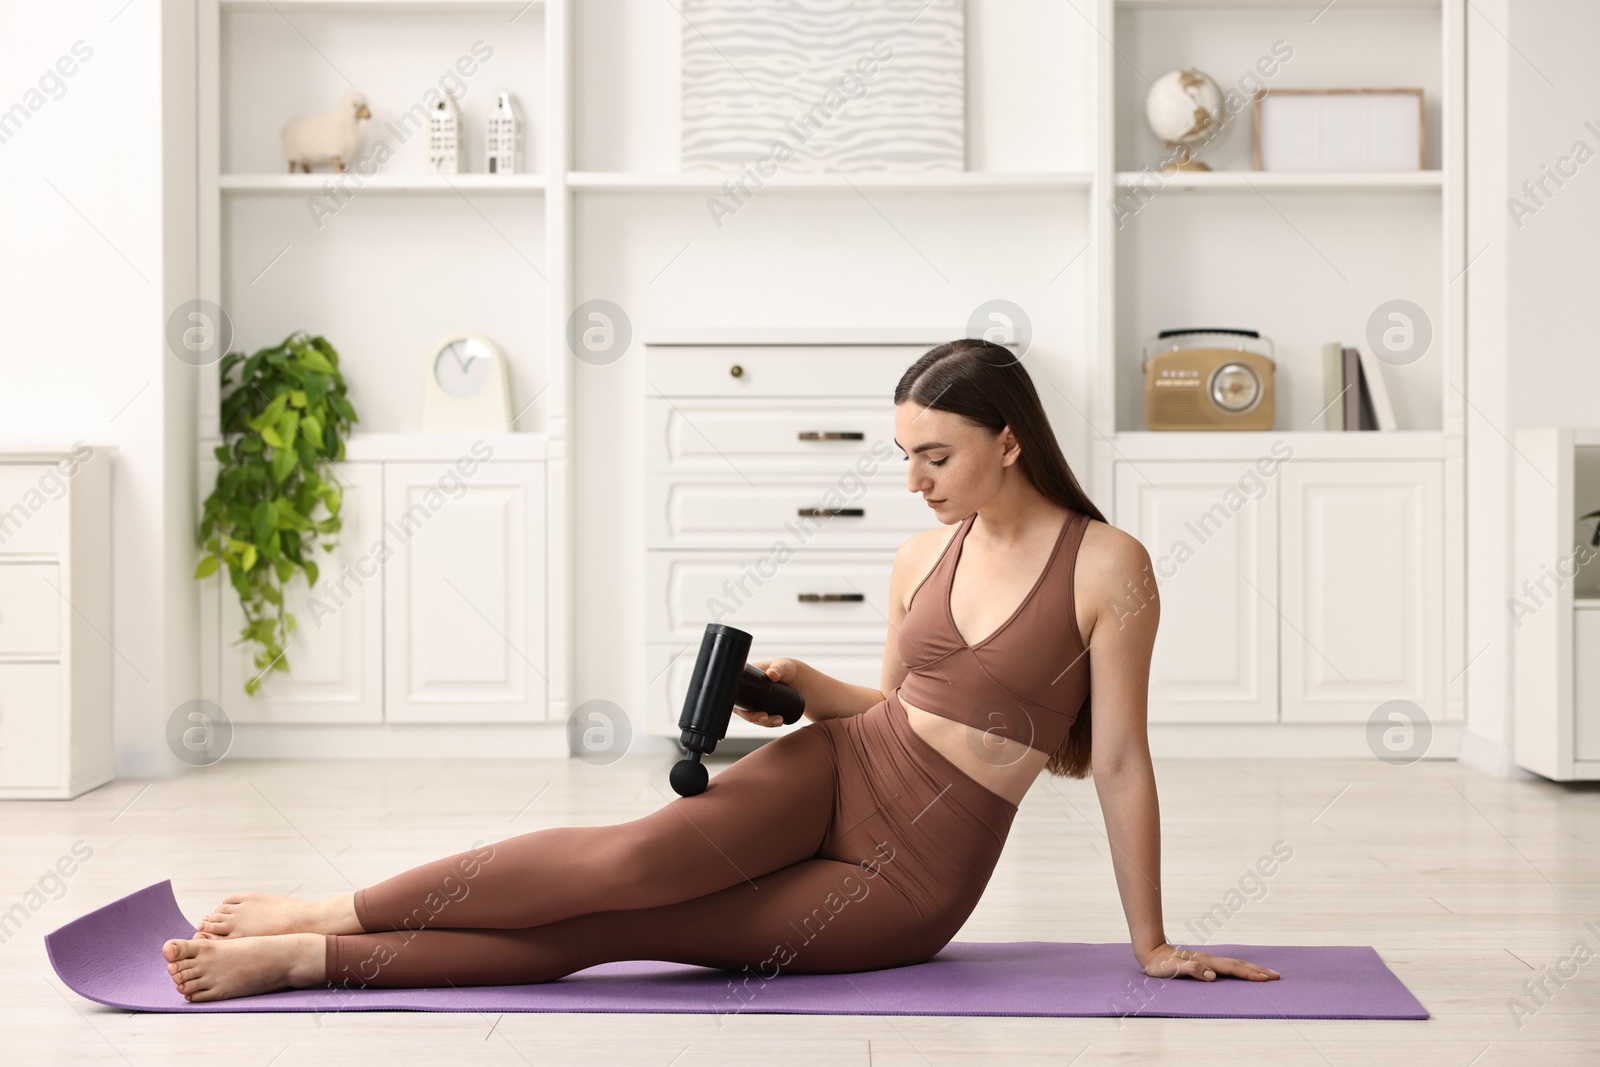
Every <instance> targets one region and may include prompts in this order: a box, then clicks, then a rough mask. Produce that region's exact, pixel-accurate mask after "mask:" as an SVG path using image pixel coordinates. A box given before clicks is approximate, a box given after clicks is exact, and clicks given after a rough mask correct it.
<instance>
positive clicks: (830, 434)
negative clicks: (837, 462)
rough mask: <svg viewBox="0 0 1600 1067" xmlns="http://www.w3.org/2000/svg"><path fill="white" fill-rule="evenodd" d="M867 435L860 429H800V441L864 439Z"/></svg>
mask: <svg viewBox="0 0 1600 1067" xmlns="http://www.w3.org/2000/svg"><path fill="white" fill-rule="evenodd" d="M866 439H867V435H866V434H865V433H863V432H862V431H860V430H801V431H800V440H802V441H865V440H866Z"/></svg>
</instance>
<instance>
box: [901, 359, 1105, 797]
mask: <svg viewBox="0 0 1600 1067" xmlns="http://www.w3.org/2000/svg"><path fill="white" fill-rule="evenodd" d="M907 400H909V401H911V402H912V403H914V404H917V405H918V406H920V407H925V408H931V409H933V410H934V411H948V412H950V413H951V414H953V415H959V416H960V417H961V418H963V419H965V420H966V421H968V422H970V423H972V424H973V425H975V426H981V427H983V428H984V429H986V430H988V431H989V432H990V433H991V434H994V435H996V436H998V435H999V434H1000V431H1001V430H1002V429H1004V428H1005V427H1007V426H1009V427H1011V432H1012V434H1013V435H1015V436H1016V439H1017V442H1018V443H1019V444H1020V445H1021V446H1022V457H1021V458H1020V459H1019V460H1018V461H1017V466H1018V467H1019V468H1021V470H1022V474H1023V477H1025V478H1027V479H1028V481H1029V482H1030V483H1031V484H1032V485H1033V487H1034V488H1035V489H1037V490H1039V492H1040V493H1041V494H1043V495H1044V496H1045V497H1047V498H1049V499H1051V500H1054V501H1055V502H1056V503H1058V504H1060V505H1061V506H1062V507H1066V508H1071V509H1072V510H1073V511H1081V512H1083V513H1085V514H1087V515H1089V516H1091V517H1093V518H1096V519H1099V520H1100V521H1101V522H1106V517H1105V516H1104V515H1103V514H1101V513H1100V509H1099V508H1097V507H1095V506H1094V501H1092V500H1090V499H1089V495H1088V494H1087V493H1085V492H1084V491H1083V488H1082V487H1081V486H1079V485H1078V479H1077V478H1075V477H1073V474H1072V468H1071V467H1069V466H1067V458H1066V457H1065V456H1063V455H1062V454H1061V446H1060V445H1058V444H1057V443H1056V435H1055V432H1054V431H1052V430H1051V429H1050V419H1049V417H1048V416H1047V415H1046V414H1045V411H1044V405H1042V404H1041V403H1039V394H1038V392H1037V391H1036V390H1035V389H1034V387H1033V379H1032V378H1031V377H1029V376H1028V372H1027V371H1026V370H1024V369H1023V367H1022V361H1021V360H1020V359H1018V358H1017V356H1016V355H1015V354H1013V353H1012V352H1011V350H1010V349H1008V348H1006V347H1004V346H1003V345H998V344H995V343H994V342H992V341H980V340H977V339H975V338H971V337H964V338H962V339H961V340H959V341H949V342H946V343H945V344H942V345H939V346H937V347H935V348H930V349H929V350H928V351H927V352H925V353H923V354H922V356H920V357H919V358H918V359H917V361H916V362H915V363H913V364H911V366H910V367H908V368H907V369H906V372H905V373H904V374H902V375H901V376H900V382H899V384H898V385H896V386H895V388H894V402H895V403H896V404H900V403H903V402H905V401H907ZM1092 731H1093V722H1092V720H1091V717H1090V715H1089V696H1088V694H1087V693H1086V694H1084V698H1083V707H1081V708H1079V709H1078V716H1077V718H1075V719H1074V720H1073V721H1072V729H1071V730H1069V731H1068V732H1067V736H1066V737H1065V738H1064V739H1063V740H1062V742H1061V745H1060V747H1059V748H1057V749H1056V750H1055V752H1053V753H1052V754H1051V756H1050V760H1049V762H1048V763H1046V764H1045V767H1046V769H1047V770H1049V772H1050V773H1051V774H1055V775H1065V776H1067V777H1070V778H1086V777H1088V775H1089V770H1090V767H1089V752H1090V747H1091V739H1092V736H1093V734H1092Z"/></svg>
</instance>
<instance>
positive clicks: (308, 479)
mask: <svg viewBox="0 0 1600 1067" xmlns="http://www.w3.org/2000/svg"><path fill="white" fill-rule="evenodd" d="M235 367H238V368H239V380H238V381H237V382H235V383H234V384H233V385H232V387H231V388H230V387H229V383H228V374H229V372H230V371H232V370H233V369H234V368H235ZM219 378H220V381H221V387H222V390H223V396H222V439H223V444H221V445H218V446H217V448H216V451H215V455H216V457H217V460H218V462H220V463H221V467H219V468H218V470H217V482H216V487H215V488H214V489H212V491H211V495H210V496H208V497H206V501H205V513H204V516H203V517H202V519H201V521H200V528H199V542H200V544H201V547H202V548H203V549H204V551H205V553H206V555H205V557H204V558H203V559H201V561H200V565H199V566H198V567H196V568H195V571H194V576H195V578H197V579H199V578H206V577H209V576H210V575H213V574H215V573H216V572H217V570H218V569H219V568H220V567H221V566H222V565H223V564H227V566H228V580H229V581H230V582H231V583H232V585H233V588H234V589H235V590H236V591H237V592H238V594H239V606H240V607H241V608H243V609H244V617H245V625H244V629H243V630H241V631H240V634H239V640H237V641H235V642H233V644H234V645H235V646H237V645H240V644H243V643H245V642H247V641H252V642H255V643H256V644H257V645H259V646H260V651H258V652H256V653H255V664H256V671H257V673H256V676H255V677H254V678H252V679H250V680H249V681H247V682H246V683H245V687H244V688H245V692H246V693H251V694H253V693H255V691H256V690H257V689H259V688H260V687H261V679H262V678H263V677H264V676H265V675H266V673H267V672H268V671H269V670H280V671H287V670H288V669H289V660H288V656H287V650H288V647H289V635H290V634H291V633H293V632H294V628H295V620H294V616H293V615H292V614H290V613H288V612H286V611H285V610H284V607H283V590H284V587H285V586H286V585H288V583H289V581H290V579H291V578H293V577H294V574H295V572H296V571H300V572H302V573H304V574H305V576H306V582H307V583H308V584H309V585H312V586H315V585H316V583H317V564H316V561H315V560H314V559H312V556H313V555H315V546H316V542H317V538H318V536H319V535H322V536H324V537H326V538H327V539H326V540H324V541H323V543H322V547H323V549H324V550H325V551H332V550H333V547H334V545H335V544H337V543H338V536H337V535H338V533H339V502H340V494H339V487H338V486H337V485H336V484H335V483H334V482H333V481H332V480H331V476H332V470H331V469H330V468H331V466H332V464H333V463H334V462H335V461H337V460H341V459H343V458H344V442H345V438H346V437H347V436H348V435H349V431H350V424H351V423H353V422H356V421H357V417H356V411H355V408H353V407H351V405H350V401H349V400H347V399H346V398H345V384H344V376H343V375H342V374H340V373H339V354H338V353H337V352H335V351H334V348H333V346H332V345H330V344H329V343H328V342H327V341H325V340H324V339H323V338H321V337H310V336H307V335H306V334H305V333H304V332H296V333H293V334H290V335H289V336H288V337H286V338H285V339H284V341H283V343H282V344H280V345H277V346H275V347H272V348H263V349H261V350H260V351H259V352H256V353H255V354H253V355H251V356H248V357H246V356H245V354H244V353H243V352H229V353H228V354H227V355H226V356H223V357H222V363H221V366H220V367H219ZM318 505H321V509H322V512H323V514H322V515H321V516H320V517H314V515H315V513H316V512H317V511H318Z"/></svg>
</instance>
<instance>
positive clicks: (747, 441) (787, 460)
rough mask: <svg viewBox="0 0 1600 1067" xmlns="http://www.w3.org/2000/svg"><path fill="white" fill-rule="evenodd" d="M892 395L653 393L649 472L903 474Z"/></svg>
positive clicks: (648, 405) (648, 417) (648, 409)
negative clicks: (686, 396) (890, 470)
mask: <svg viewBox="0 0 1600 1067" xmlns="http://www.w3.org/2000/svg"><path fill="white" fill-rule="evenodd" d="M892 396H893V394H892V393H884V394H883V395H882V396H881V397H878V398H875V399H872V400H826V401H824V400H811V401H807V400H792V399H768V398H761V399H750V400H716V399H703V400H676V399H673V400H668V399H667V398H665V397H659V396H651V397H648V398H646V400H645V448H644V454H645V470H646V471H651V472H677V471H714V472H716V473H718V474H733V473H735V472H744V473H747V474H749V473H754V472H757V471H799V470H803V471H808V472H816V471H830V472H838V474H840V475H843V474H844V473H845V472H846V471H848V470H851V469H855V470H860V471H869V470H873V469H877V468H883V467H895V468H898V469H900V470H901V471H903V470H904V469H905V467H906V463H905V459H904V456H903V454H902V453H901V451H900V449H899V448H897V447H896V446H895V443H894V403H893V401H892ZM857 464H859V466H857ZM902 476H903V474H902Z"/></svg>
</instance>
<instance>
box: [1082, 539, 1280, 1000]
mask: <svg viewBox="0 0 1600 1067" xmlns="http://www.w3.org/2000/svg"><path fill="white" fill-rule="evenodd" d="M1090 531H1091V532H1094V533H1097V534H1098V536H1097V537H1096V538H1095V541H1096V544H1095V548H1094V552H1093V555H1092V557H1091V559H1092V565H1091V566H1090V567H1089V568H1087V569H1088V570H1089V574H1088V576H1087V580H1086V581H1085V582H1084V584H1083V586H1082V587H1080V591H1079V595H1080V596H1088V597H1091V598H1093V600H1092V602H1093V603H1095V604H1096V605H1097V610H1096V615H1095V622H1094V626H1093V628H1092V629H1091V630H1090V635H1089V638H1088V640H1089V654H1090V657H1091V659H1092V660H1093V662H1094V685H1093V687H1092V690H1091V692H1092V695H1091V697H1090V709H1089V710H1090V713H1091V714H1092V715H1094V734H1093V741H1092V742H1091V751H1090V756H1089V759H1090V765H1091V767H1092V768H1093V774H1094V785H1095V792H1096V793H1097V794H1098V795H1099V797H1100V810H1101V812H1102V813H1103V814H1104V816H1105V821H1106V839H1107V840H1108V841H1110V843H1111V865H1112V869H1113V870H1114V871H1115V872H1116V876H1117V892H1118V893H1119V894H1121V896H1122V911H1123V913H1124V914H1125V915H1126V916H1127V918H1128V935H1129V937H1130V938H1131V939H1132V945H1133V955H1134V958H1135V959H1137V960H1138V961H1139V966H1140V967H1141V968H1143V970H1144V972H1145V973H1146V974H1148V975H1150V976H1151V977H1152V978H1178V977H1190V978H1198V979H1200V980H1202V981H1206V982H1210V981H1215V980H1216V978H1217V977H1218V976H1219V975H1223V974H1228V975H1233V976H1234V977H1236V978H1247V979H1249V980H1251V981H1253V982H1270V981H1274V980H1276V979H1278V978H1280V977H1282V976H1281V975H1279V974H1278V972H1277V971H1274V970H1272V969H1271V968H1270V967H1262V966H1260V965H1258V964H1254V963H1250V962H1248V961H1246V960H1241V959H1235V958H1233V957H1232V956H1213V955H1211V954H1210V953H1207V952H1200V951H1198V950H1196V949H1187V948H1176V947H1174V946H1173V945H1171V944H1170V943H1168V941H1167V935H1166V932H1165V929H1164V928H1163V926H1162V922H1161V808H1160V805H1159V803H1158V802H1157V800H1156V774H1155V768H1154V767H1153V766H1152V765H1151V762H1150V743H1149V736H1148V733H1147V730H1146V726H1147V722H1148V717H1149V714H1148V713H1149V693H1150V658H1151V653H1152V652H1153V651H1154V649H1155V642H1156V626H1157V624H1158V623H1159V622H1160V619H1161V600H1160V597H1159V596H1158V595H1157V593H1156V581H1155V572H1154V570H1153V569H1152V568H1151V566H1150V556H1149V554H1148V553H1146V552H1145V550H1144V546H1143V545H1141V544H1140V543H1139V542H1138V541H1137V540H1135V539H1134V538H1132V537H1129V536H1128V535H1127V534H1125V533H1123V532H1122V531H1120V530H1114V529H1113V528H1112V527H1105V528H1104V529H1101V528H1100V527H1096V526H1091V527H1090ZM1107 531H1109V533H1108V532H1107ZM1086 536H1087V535H1086ZM1080 551H1081V550H1080Z"/></svg>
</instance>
